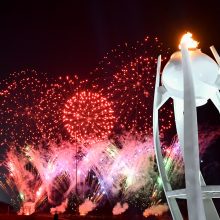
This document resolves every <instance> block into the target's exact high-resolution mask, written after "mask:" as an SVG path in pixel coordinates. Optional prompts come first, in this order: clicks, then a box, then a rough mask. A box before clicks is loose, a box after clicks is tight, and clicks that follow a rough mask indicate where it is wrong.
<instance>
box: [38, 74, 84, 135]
mask: <svg viewBox="0 0 220 220" xmlns="http://www.w3.org/2000/svg"><path fill="white" fill-rule="evenodd" d="M85 83H86V81H80V80H79V79H78V76H77V75H75V76H74V77H69V76H65V77H59V78H58V79H56V80H55V82H54V83H51V84H50V87H49V88H48V90H47V91H46V93H45V95H44V96H42V98H41V101H40V103H39V106H38V112H37V114H36V117H37V126H38V128H39V130H40V131H41V133H42V134H43V137H46V138H49V139H56V138H57V136H59V135H61V136H62V138H64V139H68V138H69V134H68V133H67V132H66V129H65V128H64V126H63V120H62V115H63V108H64V105H65V103H66V101H67V100H68V99H70V98H71V97H72V95H73V94H74V93H75V91H77V90H78V89H80V88H81V87H82V86H83V85H84V84H85Z"/></svg>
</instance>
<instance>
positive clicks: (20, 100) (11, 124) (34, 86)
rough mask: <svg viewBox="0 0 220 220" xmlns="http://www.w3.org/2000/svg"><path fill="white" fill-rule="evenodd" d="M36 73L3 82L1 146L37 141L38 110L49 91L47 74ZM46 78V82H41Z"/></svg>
mask: <svg viewBox="0 0 220 220" xmlns="http://www.w3.org/2000/svg"><path fill="white" fill-rule="evenodd" d="M39 76H40V75H39V74H37V72H36V71H34V70H31V71H29V70H27V71H22V72H18V73H17V72H15V73H13V74H11V75H10V76H9V77H8V78H7V80H3V81H2V82H1V85H0V86H1V91H0V124H1V125H0V137H1V143H8V142H15V143H18V144H24V143H25V142H30V141H31V142H32V141H37V140H38V138H39V137H40V132H39V130H38V129H37V126H36V118H35V115H36V107H37V105H38V103H39V100H40V98H41V96H42V94H43V93H44V91H45V89H46V76H45V74H41V77H39ZM40 78H43V79H44V80H40Z"/></svg>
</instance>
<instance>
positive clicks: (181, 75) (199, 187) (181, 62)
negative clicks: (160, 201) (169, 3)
mask: <svg viewBox="0 0 220 220" xmlns="http://www.w3.org/2000/svg"><path fill="white" fill-rule="evenodd" d="M191 37H192V34H190V33H187V34H186V35H184V36H183V38H182V40H181V43H180V49H181V51H178V52H175V53H174V54H173V55H172V56H171V58H170V60H169V62H168V63H167V64H166V66H165V67H164V70H163V71H162V86H160V85H159V84H160V69H161V56H159V58H158V63H157V76H156V84H155V97H154V111H153V114H154V115H153V135H154V146H155V151H156V157H157V163H158V168H159V172H160V175H161V179H162V182H163V188H164V192H165V195H166V198H167V202H168V204H169V207H170V210H171V213H172V216H173V219H175V220H181V219H183V217H182V214H181V212H180V210H179V207H178V204H177V202H176V198H180V199H187V207H188V216H189V220H205V219H212V220H217V219H219V216H218V213H217V211H216V209H215V206H214V204H213V201H212V198H220V186H206V184H205V181H204V179H203V177H202V175H201V172H200V162H199V146H198V126H197V114H196V107H197V106H201V105H204V104H206V102H207V100H208V99H211V101H212V102H213V103H214V105H215V106H216V108H217V109H218V110H219V111H220V94H219V88H220V73H219V65H220V58H219V55H218V54H217V52H216V50H215V48H214V47H211V50H212V53H213V55H214V57H215V59H216V61H217V63H218V64H217V63H216V62H215V61H214V60H213V59H211V58H210V57H209V56H207V55H206V54H204V53H202V52H201V51H200V50H199V49H197V45H198V43H197V42H196V41H194V40H193V39H192V38H191ZM188 49H189V50H188ZM169 98H172V99H173V103H174V115H175V122H176V129H177V133H178V137H179V142H180V146H181V150H182V154H183V157H184V163H185V182H186V189H180V190H172V187H171V185H170V183H169V180H168V178H167V175H166V171H165V167H164V163H163V156H162V152H161V146H160V139H159V124H158V110H159V109H160V108H161V106H162V105H163V104H164V103H165V102H166V101H167V100H168V99H169Z"/></svg>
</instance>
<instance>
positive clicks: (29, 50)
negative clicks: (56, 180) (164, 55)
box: [0, 0, 220, 74]
mask: <svg viewBox="0 0 220 220" xmlns="http://www.w3.org/2000/svg"><path fill="white" fill-rule="evenodd" d="M56 2H57V3H56ZM203 2H204V3H203ZM219 15H220V4H218V1H216V2H214V1H184V0H179V1H177V0H176V1H160V0H159V1H156V0H143V1H139V0H116V1H114V0H100V1H95V0H87V1H84V0H72V1H10V0H1V1H0V33H1V34H0V67H1V70H0V71H1V74H7V73H9V72H11V71H16V70H21V69H25V68H27V67H29V68H35V69H36V70H38V71H43V72H48V73H51V74H62V73H80V74H87V73H88V72H89V71H91V70H92V69H93V68H94V67H95V66H96V65H97V63H98V61H99V59H100V58H101V57H102V56H103V55H104V54H105V52H107V51H108V50H110V49H112V48H114V47H115V46H116V45H117V44H121V43H124V42H133V41H136V40H142V39H143V38H144V36H146V35H150V36H158V37H160V39H161V40H162V41H163V42H164V43H166V44H167V46H168V47H171V48H173V49H176V47H177V45H178V42H179V39H180V36H181V35H182V33H184V32H185V31H187V30H189V31H191V32H193V33H194V35H195V38H196V39H198V40H199V41H200V42H201V43H200V45H201V46H202V47H204V49H205V50H206V48H207V47H208V46H209V45H211V44H214V45H215V46H216V47H217V48H220V38H219V31H220V22H219Z"/></svg>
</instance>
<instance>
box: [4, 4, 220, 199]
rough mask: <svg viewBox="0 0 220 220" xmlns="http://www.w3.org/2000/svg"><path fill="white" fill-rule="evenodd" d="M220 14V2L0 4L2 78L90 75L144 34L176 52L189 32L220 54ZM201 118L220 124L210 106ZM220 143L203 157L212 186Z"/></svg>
mask: <svg viewBox="0 0 220 220" xmlns="http://www.w3.org/2000/svg"><path fill="white" fill-rule="evenodd" d="M58 2H59V3H58ZM219 15H220V1H184V0H175V1H156V0H152V1H150V0H143V1H139V0H124V1H123V0H116V1H114V0H108V1H107V0H102V1H101V0H100V1H93V0H90V1H89V0H87V1H84V0H72V1H57V2H56V1H9V0H1V1H0V68H1V69H0V73H1V76H0V78H1V79H2V78H5V77H6V76H7V75H8V74H9V73H10V72H13V71H20V70H24V69H27V68H31V69H35V70H37V71H40V72H47V73H48V74H50V75H61V74H66V73H68V74H71V73H77V74H79V75H83V76H87V75H88V74H89V72H90V71H92V70H93V69H94V68H95V67H96V65H97V64H98V61H99V60H100V59H101V58H102V57H103V56H104V55H105V53H106V52H108V51H109V50H110V49H112V48H114V47H116V46H117V45H118V44H122V43H124V42H131V43H132V42H135V41H137V40H143V39H144V37H145V36H146V35H149V36H153V37H154V36H157V37H159V39H160V40H161V41H163V42H164V43H165V44H166V45H167V47H170V48H171V51H175V50H177V47H178V43H179V40H180V37H181V35H182V34H183V33H184V32H186V31H190V32H192V33H193V35H194V37H195V39H196V40H198V41H199V42H200V47H201V48H202V50H203V51H204V52H207V53H208V54H210V55H211V53H210V51H209V46H211V45H215V47H216V49H217V50H218V51H219V53H220V34H219V33H220V22H219ZM198 115H199V116H198V120H199V124H202V125H204V126H208V127H209V128H212V127H213V126H215V127H218V125H219V123H220V120H219V118H220V116H219V114H218V112H217V110H216V109H215V108H214V106H213V105H212V104H211V103H209V104H208V105H206V106H204V107H201V108H200V109H199V110H198ZM219 143H220V142H219V140H216V142H215V143H213V146H211V147H210V148H211V151H210V152H209V153H207V154H206V155H205V157H204V163H205V165H203V166H204V167H205V171H206V173H209V175H208V174H207V175H206V176H207V179H208V182H209V183H210V184H220V177H218V175H216V173H218V174H219V173H220V150H219V149H218V147H219V148H220V146H219ZM213 155H215V157H213ZM213 158H214V159H213ZM1 199H2V198H1V195H0V200H1Z"/></svg>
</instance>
